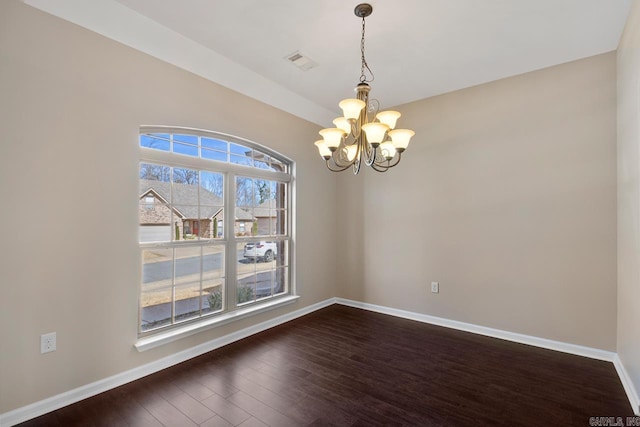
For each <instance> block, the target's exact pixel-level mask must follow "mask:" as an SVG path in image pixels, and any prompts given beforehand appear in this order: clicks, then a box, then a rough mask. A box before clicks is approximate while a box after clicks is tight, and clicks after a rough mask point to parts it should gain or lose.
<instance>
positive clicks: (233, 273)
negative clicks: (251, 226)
mask: <svg viewBox="0 0 640 427" xmlns="http://www.w3.org/2000/svg"><path fill="white" fill-rule="evenodd" d="M235 198H236V176H235V174H234V173H233V172H229V173H227V175H226V180H225V190H224V205H225V206H226V209H225V215H224V217H225V218H224V221H225V224H226V225H225V230H224V232H225V233H226V235H227V248H226V254H227V256H226V257H225V261H226V263H227V265H226V267H227V274H226V281H225V283H226V286H225V290H226V292H225V301H226V307H227V310H233V309H235V308H236V304H237V298H236V295H237V286H238V285H237V282H238V272H237V265H238V260H237V258H238V251H237V247H236V246H237V243H236V235H235V214H236V213H235V210H236V203H235Z"/></svg>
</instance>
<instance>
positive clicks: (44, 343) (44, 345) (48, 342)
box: [40, 332, 56, 354]
mask: <svg viewBox="0 0 640 427" xmlns="http://www.w3.org/2000/svg"><path fill="white" fill-rule="evenodd" d="M51 351H56V333H55V332H51V333H49V334H44V335H40V354H44V353H49V352H51Z"/></svg>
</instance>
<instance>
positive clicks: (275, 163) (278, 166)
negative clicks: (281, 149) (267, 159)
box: [271, 157, 289, 172]
mask: <svg viewBox="0 0 640 427" xmlns="http://www.w3.org/2000/svg"><path fill="white" fill-rule="evenodd" d="M271 169H273V170H274V171H278V172H289V168H288V167H287V165H286V164H284V163H283V162H281V161H280V160H278V159H274V158H273V157H272V158H271Z"/></svg>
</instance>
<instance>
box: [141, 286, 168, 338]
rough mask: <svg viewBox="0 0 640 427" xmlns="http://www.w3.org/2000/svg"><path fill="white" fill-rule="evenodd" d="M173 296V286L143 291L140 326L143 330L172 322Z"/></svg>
mask: <svg viewBox="0 0 640 427" xmlns="http://www.w3.org/2000/svg"><path fill="white" fill-rule="evenodd" d="M172 297H173V288H164V289H155V290H149V291H144V290H143V291H142V294H141V296H140V305H141V307H140V311H141V324H140V328H141V329H142V330H143V331H146V330H148V329H153V328H158V327H160V326H165V325H169V324H171V301H172Z"/></svg>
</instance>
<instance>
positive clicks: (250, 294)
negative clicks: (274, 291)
mask: <svg viewBox="0 0 640 427" xmlns="http://www.w3.org/2000/svg"><path fill="white" fill-rule="evenodd" d="M252 247H253V246H252V244H250V243H247V244H244V243H238V244H237V253H238V264H237V266H236V271H237V281H236V283H237V292H236V301H237V303H238V304H244V303H247V302H251V301H254V300H255V295H256V292H255V283H256V265H257V264H256V263H257V257H256V256H255V253H254V252H252Z"/></svg>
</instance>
